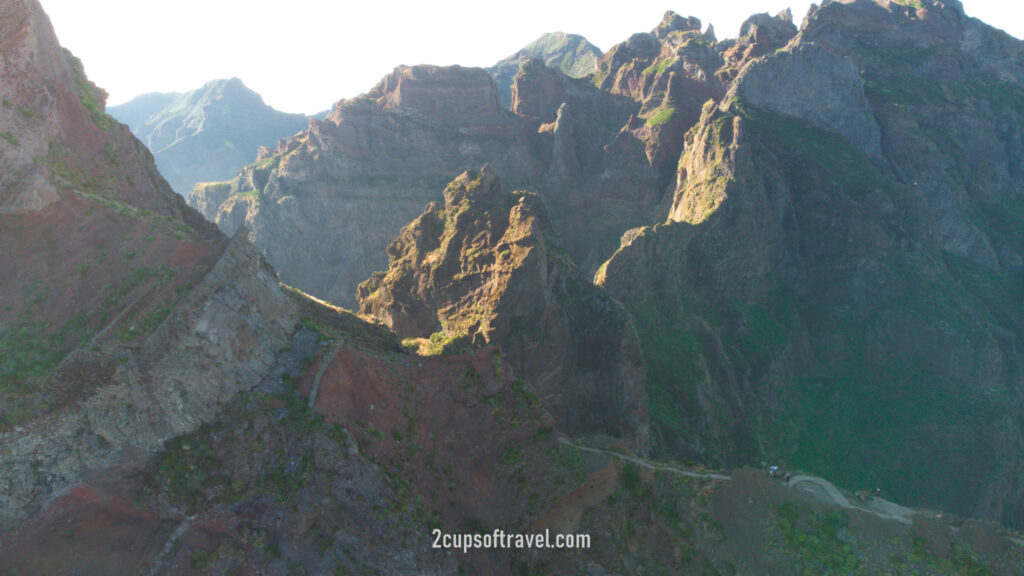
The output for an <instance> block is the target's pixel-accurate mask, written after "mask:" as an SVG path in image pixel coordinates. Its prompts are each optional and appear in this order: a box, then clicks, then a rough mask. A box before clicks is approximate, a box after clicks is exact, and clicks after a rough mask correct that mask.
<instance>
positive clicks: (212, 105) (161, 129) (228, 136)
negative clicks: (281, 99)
mask: <svg viewBox="0 0 1024 576" xmlns="http://www.w3.org/2000/svg"><path fill="white" fill-rule="evenodd" d="M108 112H109V114H110V115H111V116H113V117H114V118H116V119H117V120H120V121H121V122H124V123H126V124H128V126H129V127H130V128H131V130H132V133H133V134H135V136H136V137H138V138H139V139H140V140H142V142H143V143H144V144H145V145H146V147H147V148H149V149H150V150H151V151H152V152H153V156H154V157H155V158H156V165H157V167H158V168H159V169H160V173H161V174H162V175H163V176H164V177H165V178H166V179H167V181H168V182H169V183H170V184H171V187H172V188H174V191H175V192H177V193H178V194H181V195H182V196H184V195H186V194H188V192H189V190H191V189H192V187H193V186H195V185H196V183H198V182H214V181H220V180H225V179H228V178H231V177H233V176H234V175H235V174H237V173H238V171H239V170H241V169H242V168H243V167H245V166H247V165H249V164H251V163H252V162H253V161H254V160H255V159H256V152H257V150H258V149H259V147H260V146H272V145H274V144H275V143H276V142H277V141H278V139H280V138H286V137H288V136H292V135H293V134H295V133H296V132H299V131H300V130H302V129H303V128H304V127H305V126H306V124H307V122H308V118H307V117H306V116H304V115H302V114H287V113H284V112H278V111H277V110H274V109H273V108H271V107H270V106H267V105H266V104H265V103H264V102H263V98H261V97H260V95H259V94H257V93H255V92H253V91H252V90H250V89H249V88H247V87H246V86H245V85H244V84H243V83H242V81H241V80H239V79H238V78H231V79H228V80H214V81H212V82H208V83H206V84H205V85H203V86H202V87H201V88H198V89H196V90H192V91H191V92H187V93H185V94H146V95H143V96H139V97H138V98H136V99H134V100H132V101H130V102H127V103H125V104H121V105H119V106H112V107H111V108H110V110H109V111H108Z"/></svg>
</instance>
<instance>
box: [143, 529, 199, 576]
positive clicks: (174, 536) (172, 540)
mask: <svg viewBox="0 0 1024 576" xmlns="http://www.w3.org/2000/svg"><path fill="white" fill-rule="evenodd" d="M195 519H196V517H195V516H188V517H186V518H185V519H184V520H182V521H181V524H179V525H178V528H177V529H176V530H175V531H174V532H172V533H171V536H170V537H169V538H168V539H167V543H166V544H164V548H163V550H161V551H160V555H159V556H157V558H156V562H154V563H153V568H152V569H150V571H149V574H150V576H156V575H157V574H159V573H160V571H161V570H163V567H164V562H166V561H167V558H168V557H169V556H170V555H171V552H173V551H174V546H175V545H176V544H177V543H178V539H179V538H181V536H182V535H183V534H185V532H187V531H188V529H189V528H190V527H191V526H192V522H193V521H194V520H195Z"/></svg>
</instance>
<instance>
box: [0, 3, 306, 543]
mask: <svg viewBox="0 0 1024 576" xmlns="http://www.w3.org/2000/svg"><path fill="white" fill-rule="evenodd" d="M0 15H2V18H0V22H2V24H0V50H2V58H0V97H2V102H3V106H2V108H0V134H3V142H2V143H0V146H2V147H0V166H2V170H0V247H2V249H0V268H2V269H3V270H4V273H3V274H2V275H0V293H2V295H0V359H2V360H0V398H2V405H0V443H2V445H3V447H4V448H3V450H2V452H0V484H3V485H4V486H5V489H4V499H3V502H2V503H0V524H2V525H3V526H4V527H5V528H7V527H10V526H12V525H18V524H20V522H21V521H22V520H24V519H25V518H26V517H28V516H31V515H32V514H33V513H34V512H36V511H38V510H39V508H40V506H41V505H42V504H43V503H44V502H45V501H46V499H47V498H49V497H50V496H51V495H52V494H53V493H54V492H57V491H60V490H63V489H66V488H68V487H69V486H72V485H74V484H75V483H76V482H77V481H78V480H80V479H81V478H82V477H83V476H84V475H85V474H87V473H88V472H90V471H94V470H97V469H101V468H103V467H105V466H109V465H110V463H111V462H113V461H117V460H119V459H120V461H121V465H123V466H125V467H127V468H132V467H133V466H138V465H141V464H142V463H144V462H145V460H146V457H147V456H148V455H151V454H152V453H154V452H155V451H157V450H159V449H160V448H161V447H162V445H163V442H164V441H165V440H167V439H170V438H173V437H174V436H177V435H180V434H182V433H186V432H191V431H192V430H194V429H195V428H196V427H198V426H199V425H200V424H202V423H204V422H208V421H210V420H211V419H212V417H213V415H214V413H215V411H216V406H217V403H218V402H222V401H225V400H227V399H228V398H230V397H231V396H232V395H233V394H234V393H235V392H237V391H238V390H240V389H243V388H245V387H247V386H252V385H255V383H256V381H258V378H259V377H261V376H262V373H263V370H265V368H266V363H267V362H268V360H269V359H272V358H273V354H274V351H276V350H277V349H278V348H279V347H280V346H281V345H283V343H284V341H285V340H286V339H287V336H288V335H289V334H290V333H291V331H292V330H293V328H294V321H295V316H294V314H295V310H294V309H293V308H292V304H291V303H290V301H288V300H287V299H286V298H285V296H284V295H283V294H282V293H281V292H280V290H279V288H278V286H277V282H276V280H275V279H274V278H273V273H272V271H270V270H269V269H268V268H267V267H266V265H265V264H264V263H263V262H262V259H261V257H260V256H259V255H258V254H257V253H256V252H255V251H254V250H253V249H252V247H251V246H250V245H249V243H248V242H247V240H246V239H245V238H242V237H239V238H236V239H235V241H229V240H228V239H227V238H226V237H224V236H223V235H222V234H221V233H220V232H219V231H218V230H217V229H216V228H215V227H213V226H212V225H210V224H209V223H208V222H206V221H204V220H203V218H202V216H200V215H199V214H198V213H196V212H195V211H194V210H192V209H191V208H189V207H188V206H186V205H185V203H184V201H183V200H182V198H181V197H180V196H178V195H177V194H175V193H174V192H173V191H172V190H171V188H170V186H168V184H167V182H166V181H164V179H163V178H162V177H161V176H160V174H159V173H158V172H157V169H156V166H155V165H154V163H153V157H152V156H151V155H150V154H149V152H148V151H147V150H146V148H145V147H144V146H143V145H142V143H141V142H139V141H138V140H137V139H136V138H135V137H134V136H132V134H131V132H130V131H129V130H128V128H127V127H126V126H124V125H121V124H118V123H117V122H116V121H115V120H113V119H112V118H111V117H109V116H108V115H107V114H106V113H105V112H104V101H105V99H106V94H105V93H104V92H103V91H102V90H101V89H99V88H97V87H96V86H95V85H94V84H92V83H91V82H90V81H89V80H88V78H87V77H86V75H85V71H84V68H83V66H82V63H81V62H80V61H79V60H78V59H77V58H75V57H74V56H73V55H71V53H70V52H67V51H66V50H63V49H62V48H61V47H60V45H59V43H58V42H57V39H56V37H55V36H54V32H53V28H52V26H51V25H50V21H49V19H48V18H47V17H46V15H45V14H44V13H43V11H42V8H41V7H40V5H39V3H38V2H37V1H36V0H4V1H3V2H0Z"/></svg>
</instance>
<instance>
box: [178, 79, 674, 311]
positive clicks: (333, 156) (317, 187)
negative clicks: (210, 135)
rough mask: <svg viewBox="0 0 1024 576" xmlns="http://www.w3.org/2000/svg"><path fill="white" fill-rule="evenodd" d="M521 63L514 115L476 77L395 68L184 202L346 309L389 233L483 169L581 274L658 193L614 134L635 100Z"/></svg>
mask: <svg viewBox="0 0 1024 576" xmlns="http://www.w3.org/2000/svg"><path fill="white" fill-rule="evenodd" d="M531 62H534V63H535V65H529V66H527V67H526V69H527V70H528V73H527V74H526V75H523V76H521V77H518V78H517V80H516V87H515V88H514V94H516V95H517V96H516V98H517V100H516V104H515V110H516V111H515V112H510V111H507V110H503V109H502V108H501V107H500V106H499V104H498V98H497V89H496V87H495V85H494V82H493V81H492V79H491V78H490V76H489V75H488V74H487V72H486V71H484V70H482V69H472V68H462V67H459V66H452V67H438V66H413V67H407V66H403V67H399V68H397V69H395V70H394V71H393V72H392V73H391V74H389V75H388V76H387V77H385V78H384V79H383V80H382V81H381V82H380V83H378V84H377V86H376V87H374V88H373V89H372V90H370V91H369V92H367V93H366V94H365V95H363V96H360V97H358V98H354V99H351V100H343V101H341V102H339V103H338V104H336V105H335V108H334V111H333V112H332V113H331V116H330V117H328V119H327V120H324V121H312V122H311V124H310V128H309V129H308V130H305V131H303V132H301V133H299V134H297V135H296V136H294V137H292V138H288V139H285V140H282V141H281V142H280V143H279V144H278V146H277V148H276V149H269V148H264V149H261V151H260V156H259V159H258V160H257V161H256V163H254V164H252V165H251V166H249V167H247V168H245V169H244V170H243V171H242V172H241V173H240V174H239V176H238V177H237V178H235V179H234V180H232V181H229V182H224V183H213V184H201V185H199V186H196V188H195V189H193V190H192V192H191V193H190V194H189V198H188V201H189V204H190V205H191V206H193V207H195V208H196V209H197V210H199V211H200V212H201V213H203V214H204V215H205V216H206V217H207V218H209V219H210V220H211V221H214V222H217V223H218V225H219V226H220V227H221V229H222V230H223V231H224V232H225V233H226V234H229V235H230V234H233V233H234V232H235V231H236V230H238V229H239V227H240V226H241V225H243V224H244V225H245V227H246V228H247V229H248V230H249V237H250V239H251V240H252V242H253V244H254V245H255V246H257V247H258V248H259V249H260V251H261V252H262V253H263V254H265V255H266V256H267V258H268V260H269V261H270V262H271V263H272V264H273V265H274V266H275V267H276V268H277V269H278V270H279V271H280V273H281V276H282V278H283V279H284V280H285V281H286V282H288V283H290V284H292V285H294V286H296V287H297V288H300V289H301V290H303V291H306V292H308V293H310V294H313V295H315V296H317V297H319V298H324V299H326V300H328V301H331V302H334V303H337V304H340V305H342V306H348V307H356V306H357V303H356V300H355V294H356V287H357V286H358V285H359V283H360V282H362V281H363V280H365V279H366V278H367V277H369V276H370V274H372V273H373V272H374V271H376V270H380V269H383V268H385V267H386V266H387V258H386V252H385V249H386V248H387V246H388V244H389V243H390V242H391V240H392V239H393V238H394V237H395V235H396V234H397V233H398V232H399V230H401V228H402V227H403V226H404V225H405V224H407V223H408V222H409V221H411V220H413V219H414V218H416V217H417V216H418V215H419V214H420V212H421V211H422V208H423V206H424V205H425V204H426V203H428V202H430V201H440V200H443V198H442V195H441V191H442V190H443V189H444V188H445V186H446V184H447V183H448V182H450V181H451V180H452V179H453V178H455V177H456V176H458V175H459V174H461V173H462V172H464V171H466V170H472V169H476V168H479V167H480V166H482V165H484V164H490V166H491V167H492V169H494V170H495V172H497V173H501V174H509V175H512V176H510V177H509V183H510V185H511V186H512V187H515V188H521V189H530V190H534V191H536V192H537V193H538V194H539V195H541V196H542V197H543V198H544V201H545V203H546V204H547V205H548V206H549V208H551V220H552V226H553V228H554V230H555V231H556V233H558V234H559V235H561V236H562V237H563V242H562V244H563V246H565V248H566V249H567V250H568V251H569V252H570V254H571V255H572V257H573V259H574V261H576V262H579V263H580V265H581V266H582V267H583V268H584V270H587V271H589V272H592V271H593V270H595V269H596V268H597V266H598V265H599V264H600V262H601V261H603V260H604V259H605V258H607V256H609V255H611V253H612V252H613V251H614V250H615V248H617V247H618V244H619V236H620V235H621V231H622V230H623V229H628V228H631V227H634V226H638V225H640V224H642V223H644V222H646V221H649V218H651V217H652V216H653V212H652V209H653V206H654V205H655V199H656V198H657V197H659V195H658V192H657V191H656V190H653V188H654V187H653V186H652V185H651V184H652V182H653V180H654V178H655V177H654V175H653V174H652V173H651V172H650V167H649V165H648V161H647V159H646V158H645V156H644V152H643V144H641V143H640V142H638V141H637V140H636V138H635V137H634V136H633V135H632V134H622V135H620V134H619V128H620V126H621V123H622V122H625V121H626V120H627V119H628V118H629V116H630V114H631V113H632V111H634V110H635V104H634V103H633V102H632V101H631V100H629V99H627V98H622V97H617V96H613V95H609V94H606V93H603V92H601V91H600V90H598V89H597V88H595V87H594V86H592V85H590V84H588V83H587V82H585V81H582V80H573V79H569V78H567V77H565V76H564V75H562V74H560V73H557V72H555V71H553V70H550V69H548V68H546V67H545V66H544V65H543V64H542V63H540V62H536V61H531ZM547 95H550V96H547ZM556 98H557V99H556ZM562 104H565V106H564V107H563V106H562ZM595 199H598V200H595ZM570 232H571V233H570Z"/></svg>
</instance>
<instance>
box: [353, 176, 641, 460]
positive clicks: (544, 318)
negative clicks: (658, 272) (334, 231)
mask: <svg viewBox="0 0 1024 576" xmlns="http://www.w3.org/2000/svg"><path fill="white" fill-rule="evenodd" d="M444 197H445V203H444V205H443V206H441V205H439V204H436V203H434V204H430V205H429V206H428V207H427V210H426V211H425V212H424V213H423V214H422V215H421V216H420V217H419V218H417V219H416V220H415V221H414V222H413V223H411V224H410V225H408V226H406V227H405V228H404V229H403V230H402V232H401V233H400V234H399V235H398V238H397V239H396V240H395V241H394V242H393V243H392V244H391V246H390V247H389V248H388V255H389V259H390V265H389V267H388V270H387V271H386V272H378V273H376V274H374V276H373V277H372V278H371V279H370V280H368V281H366V282H364V283H363V284H362V285H360V287H359V299H360V310H361V312H362V313H364V314H368V315H372V316H373V317H376V318H378V319H380V320H381V321H383V322H384V323H385V324H386V325H388V326H389V327H390V328H391V329H392V330H394V331H395V332H396V333H397V334H398V335H399V336H400V337H403V338H419V339H421V341H420V348H421V349H424V350H431V349H437V350H438V351H439V350H445V349H458V348H459V347H460V346H470V345H471V346H485V345H494V344H498V345H500V346H501V350H502V352H503V354H504V358H505V359H506V360H507V361H508V363H509V364H510V365H511V366H512V368H513V370H515V374H516V376H518V377H519V378H522V379H523V380H524V381H525V382H527V383H528V385H529V386H531V387H532V388H533V389H534V390H535V391H536V393H537V394H538V396H539V397H540V399H541V401H542V403H543V404H544V406H545V407H546V408H547V409H548V410H549V411H550V412H551V413H552V414H553V415H554V416H555V419H556V422H557V423H558V425H559V428H560V429H561V430H564V431H565V432H567V433H569V434H572V435H590V434H598V433H602V434H608V435H611V436H615V437H619V438H623V439H625V440H626V442H627V443H628V445H630V446H631V447H632V449H634V450H637V451H640V452H645V451H646V442H647V408H646V405H647V398H646V394H645V392H644V384H643V382H644V378H645V375H644V366H643V361H642V358H641V356H642V354H641V352H640V348H639V344H638V342H637V340H636V334H635V331H634V328H633V323H632V319H631V318H630V317H629V314H628V313H627V312H626V311H625V310H624V309H623V308H622V306H621V305H620V304H618V303H617V302H615V301H614V300H612V299H611V298H608V297H607V295H605V294H604V293H603V292H602V291H601V290H600V289H598V288H595V287H594V286H593V285H592V284H591V283H590V281H589V279H588V278H586V277H585V276H584V275H583V274H582V273H581V272H580V271H579V269H577V268H576V265H575V264H573V263H572V261H571V260H570V259H569V257H568V255H567V254H565V252H564V251H563V250H562V249H561V248H560V247H558V246H557V245H556V244H554V243H553V242H552V240H551V226H550V224H549V223H548V220H547V213H546V210H545V209H544V206H543V204H542V202H541V200H540V199H539V198H538V197H537V196H535V195H533V194H529V193H514V194H513V193H508V192H505V190H504V189H503V188H502V186H501V184H500V182H499V181H498V178H497V176H496V175H495V174H494V173H493V172H492V171H491V170H490V169H489V168H488V167H484V169H483V171H482V172H480V173H470V172H466V173H464V174H462V175H461V176H459V177H458V178H457V179H456V180H455V181H453V182H452V183H451V184H449V185H448V187H447V188H446V189H445V193H444Z"/></svg>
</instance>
